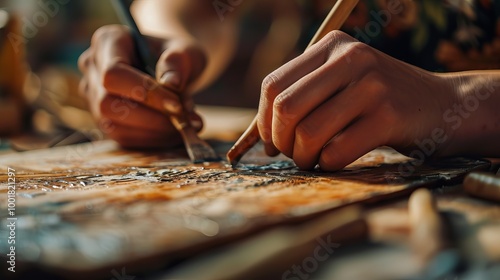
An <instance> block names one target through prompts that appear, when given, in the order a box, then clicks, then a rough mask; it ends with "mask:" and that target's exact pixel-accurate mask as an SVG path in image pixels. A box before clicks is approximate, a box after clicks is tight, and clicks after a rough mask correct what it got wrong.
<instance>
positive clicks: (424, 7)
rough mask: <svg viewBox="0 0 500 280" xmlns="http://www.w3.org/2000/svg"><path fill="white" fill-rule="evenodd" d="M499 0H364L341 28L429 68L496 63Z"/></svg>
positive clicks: (499, 47)
mask: <svg viewBox="0 0 500 280" xmlns="http://www.w3.org/2000/svg"><path fill="white" fill-rule="evenodd" d="M499 17H500V1H498V0H497V1H495V0H442V1H438V0H420V1H416V0H413V1H412V0H365V1H360V4H359V5H358V7H357V8H356V10H355V11H353V13H352V15H351V17H350V18H349V19H348V20H347V21H346V23H345V25H344V27H343V29H344V31H346V32H347V33H349V34H351V35H352V36H353V37H355V38H356V39H358V40H360V41H362V42H365V43H367V44H369V45H371V46H373V47H375V48H377V49H379V50H381V51H383V52H385V53H387V54H389V55H391V56H393V57H395V58H398V59H401V60H403V61H406V62H408V63H410V64H413V65H416V66H419V67H421V68H424V69H427V70H431V71H461V70H471V69H498V68H500V24H499V23H500V22H499Z"/></svg>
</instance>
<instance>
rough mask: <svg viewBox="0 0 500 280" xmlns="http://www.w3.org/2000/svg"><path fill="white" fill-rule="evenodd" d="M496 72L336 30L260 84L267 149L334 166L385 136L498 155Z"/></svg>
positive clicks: (451, 151)
mask: <svg viewBox="0 0 500 280" xmlns="http://www.w3.org/2000/svg"><path fill="white" fill-rule="evenodd" d="M499 107H500V74H499V72H498V71H496V72H492V71H490V72H488V71H478V72H469V73H467V72H464V73H450V74H436V73H432V72H429V71H425V70H423V69H420V68H417V67H415V66H412V65H409V64H407V63H404V62H402V61H399V60H397V59H395V58H392V57H390V56H388V55H386V54H384V53H382V52H380V51H377V50H375V49H373V48H371V47H369V46H368V45H365V44H362V43H360V42H358V41H357V40H355V39H354V38H352V37H350V36H348V35H347V34H345V33H343V32H340V31H334V32H331V33H329V34H328V35H327V36H325V37H324V38H323V39H322V40H321V41H319V42H318V43H317V44H315V45H313V46H312V47H311V48H309V49H308V50H307V51H306V52H305V53H304V54H302V55H300V56H298V57H297V58H295V59H293V60H292V61H290V62H288V63H287V64H285V65H283V66H282V67H280V68H279V69H277V70H276V71H274V72H273V73H271V74H270V75H269V76H267V77H266V79H265V80H264V82H263V84H262V93H261V100H260V105H259V113H258V128H259V132H260V135H261V138H262V140H263V141H264V144H265V146H266V152H267V153H268V154H269V155H274V154H276V153H278V152H281V153H283V154H285V155H286V156H288V157H290V158H293V160H294V161H295V163H296V164H297V166H299V167H300V168H303V169H311V168H314V167H315V166H316V165H319V166H320V168H322V169H324V170H338V169H341V168H343V167H345V166H346V165H348V164H349V163H351V162H353V161H354V160H356V159H357V158H359V157H360V156H362V155H364V154H366V153H367V152H369V151H371V150H372V149H374V148H376V147H379V146H383V145H387V146H391V147H393V148H395V149H397V150H399V151H401V152H403V153H405V154H406V155H409V156H411V157H415V158H417V159H419V160H422V161H423V160H425V159H427V158H430V157H435V156H448V155H464V154H468V155H480V156H500V145H498V143H500V110H499Z"/></svg>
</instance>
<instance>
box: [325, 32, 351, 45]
mask: <svg viewBox="0 0 500 280" xmlns="http://www.w3.org/2000/svg"><path fill="white" fill-rule="evenodd" d="M350 38H351V37H350V36H349V35H347V34H346V33H345V32H343V31H340V30H332V31H330V32H328V33H327V34H326V35H325V36H324V39H323V40H325V41H327V42H331V41H342V40H348V39H350Z"/></svg>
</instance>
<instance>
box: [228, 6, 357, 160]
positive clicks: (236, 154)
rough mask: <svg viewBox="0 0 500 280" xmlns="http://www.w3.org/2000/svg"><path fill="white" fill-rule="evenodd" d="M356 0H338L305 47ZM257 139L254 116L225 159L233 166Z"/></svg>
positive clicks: (346, 13) (344, 14)
mask: <svg viewBox="0 0 500 280" xmlns="http://www.w3.org/2000/svg"><path fill="white" fill-rule="evenodd" d="M358 1H359V0H338V1H337V2H336V3H335V5H334V6H333V8H332V10H331V11H330V13H329V14H328V15H327V16H326V18H325V20H324V21H323V24H321V26H320V28H319V29H318V31H317V32H316V34H315V35H314V37H313V38H312V40H311V42H310V43H309V45H308V46H307V48H306V49H308V48H309V47H310V46H312V45H314V44H315V43H317V42H318V41H319V40H321V38H323V37H324V36H325V35H326V34H327V33H328V32H330V31H332V30H336V29H339V28H340V27H341V26H342V24H344V21H345V20H346V19H347V17H349V15H350V14H351V12H352V10H353V9H354V7H356V5H357V4H358ZM259 140H260V135H259V129H258V128H257V118H255V119H254V120H253V121H252V123H251V124H250V126H249V127H248V128H247V130H246V131H245V132H244V133H243V135H241V137H240V138H239V139H238V141H236V143H235V144H234V146H233V147H232V148H231V149H230V150H229V152H227V155H226V156H227V161H228V162H230V163H231V165H232V166H233V167H235V165H236V164H237V163H238V162H239V161H240V159H241V158H242V157H243V155H244V154H245V153H246V152H248V150H250V149H251V148H252V147H253V146H254V145H255V144H257V142H259Z"/></svg>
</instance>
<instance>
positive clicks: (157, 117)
mask: <svg viewBox="0 0 500 280" xmlns="http://www.w3.org/2000/svg"><path fill="white" fill-rule="evenodd" d="M101 116H102V117H103V118H107V119H110V120H111V121H113V122H114V123H118V124H121V125H125V126H131V127H137V128H142V129H145V130H150V131H154V132H156V133H159V134H172V133H176V129H175V128H174V126H173V125H172V123H171V122H170V117H168V115H167V114H163V113H159V112H157V111H154V110H151V109H150V108H148V107H146V106H144V105H141V104H140V103H136V102H134V101H131V100H128V99H124V98H120V97H115V96H113V95H108V96H106V97H105V98H104V99H103V101H102V102H101ZM188 118H189V120H190V122H191V124H192V126H193V127H194V128H195V129H196V130H198V131H200V130H201V129H202V128H203V122H202V119H201V117H200V116H199V115H198V114H196V113H194V112H192V113H190V114H189V116H188Z"/></svg>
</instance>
